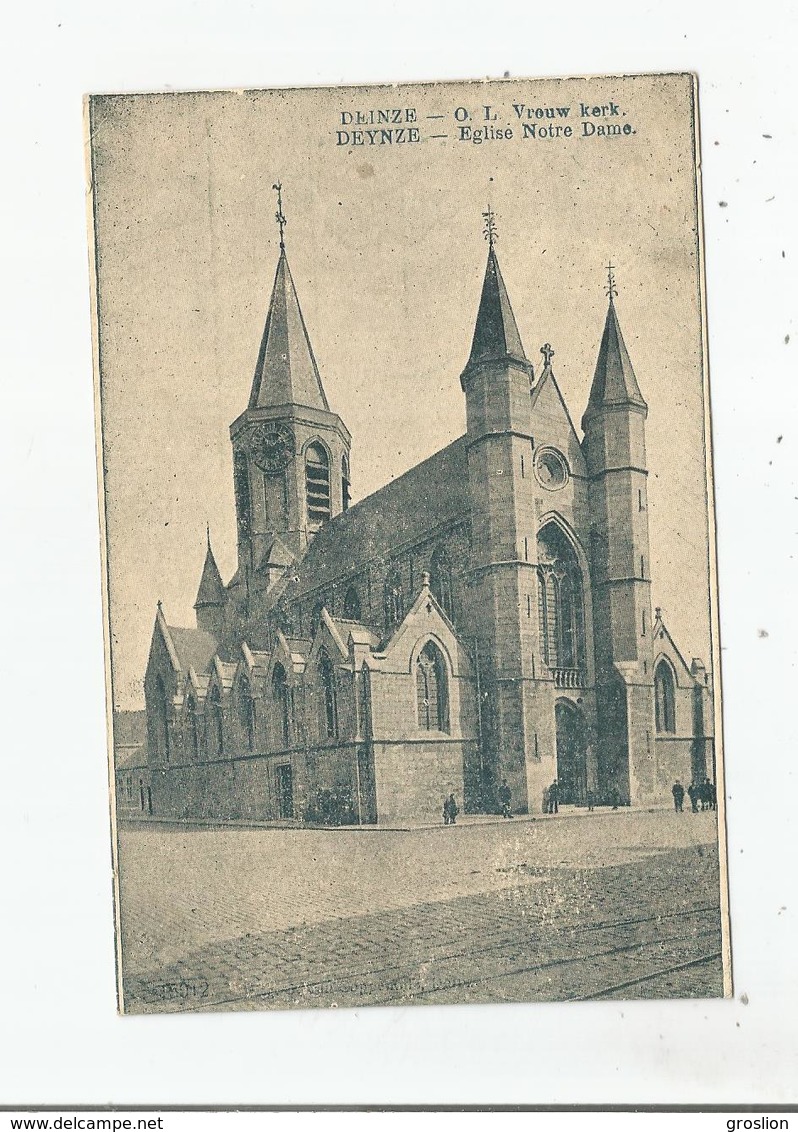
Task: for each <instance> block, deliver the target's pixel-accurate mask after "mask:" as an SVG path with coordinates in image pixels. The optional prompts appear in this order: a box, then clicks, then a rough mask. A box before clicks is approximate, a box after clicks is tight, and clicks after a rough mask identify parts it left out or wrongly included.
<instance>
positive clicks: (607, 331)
mask: <svg viewBox="0 0 798 1132" xmlns="http://www.w3.org/2000/svg"><path fill="white" fill-rule="evenodd" d="M607 272H608V276H607V278H608V283H607V288H606V292H607V298H608V305H607V317H606V319H605V322H604V333H603V334H602V336H601V345H600V346H599V353H598V361H597V362H596V372H595V375H594V377H593V384H592V386H591V387H590V397H589V398H588V403H587V410H586V414H585V415H587V413H590V412H591V411H592V412H595V411H596V410H598V409H601V408H602V407H604V406H609V405H636V406H638V407H639V408H641V409H646V408H647V405H646V402H645V401H644V400H643V394H642V393H641V392H640V386H639V385H638V384H637V378H636V377H635V371H634V369H633V368H632V362H631V359H630V357H629V351H628V350H627V349H626V343H625V342H624V340H623V335H622V334H621V327H620V324H619V322H618V314H617V311H616V310H615V296H616V295H617V294H618V291H617V289H616V286H615V268H614V267H613V266H612V264H609V266H608V268H607Z"/></svg>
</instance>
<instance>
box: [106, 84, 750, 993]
mask: <svg viewBox="0 0 798 1132" xmlns="http://www.w3.org/2000/svg"><path fill="white" fill-rule="evenodd" d="M696 107H697V94H696V84H695V80H694V77H693V76H691V75H686V74H669V75H638V76H624V77H601V78H590V79H585V78H573V79H559V80H551V79H548V80H507V81H501V82H481V83H438V84H432V83H431V84H424V85H418V86H398V87H390V86H384V87H361V88H330V89H323V90H310V89H305V90H262V91H249V90H246V91H226V92H197V93H181V94H176V93H168V94H149V95H145V94H141V95H118V96H114V95H107V96H93V97H91V98H89V99H88V100H87V106H86V121H87V137H88V149H89V155H88V162H89V169H90V188H91V193H90V211H91V252H92V256H93V265H94V273H95V276H94V300H95V313H96V318H95V331H96V334H95V345H96V369H97V391H98V401H97V403H98V420H99V436H100V443H99V459H100V468H101V480H102V500H101V510H102V519H103V530H104V540H105V564H106V576H105V585H106V609H107V616H108V646H109V648H108V653H109V689H110V691H109V721H110V725H111V735H112V752H111V760H112V761H111V777H112V809H113V813H114V830H115V845H114V849H115V861H116V882H117V887H116V898H117V918H118V955H119V989H120V1005H121V1008H122V1009H123V1010H124V1011H126V1012H131V1013H140V1012H154V1011H175V1010H218V1009H253V1008H285V1007H296V1006H301V1007H306V1006H330V1005H337V1006H360V1005H368V1004H396V1003H411V1002H412V1003H424V1002H437V1003H443V1002H460V1003H466V1002H503V1001H515V1002H527V1001H542V1000H556V1001H565V1000H574V999H589V998H629V997H636V998H640V997H643V998H645V997H649V998H666V997H702V996H719V995H722V994H724V993H729V992H730V987H731V981H730V980H731V968H730V962H729V946H728V932H727V928H726V924H727V910H726V896H725V893H726V884H725V867H724V866H725V861H724V856H723V854H724V837H723V768H722V751H721V736H720V688H719V670H718V647H717V608H716V585H715V567H714V518H713V504H712V493H711V455H710V431H709V404H708V392H707V390H708V385H707V360H706V346H705V328H704V303H703V274H702V258H701V212H700V190H699V183H698V176H697V169H698V156H697V154H698V131H697V109H696Z"/></svg>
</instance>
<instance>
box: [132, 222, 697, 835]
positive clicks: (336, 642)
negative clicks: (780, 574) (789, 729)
mask: <svg viewBox="0 0 798 1132" xmlns="http://www.w3.org/2000/svg"><path fill="white" fill-rule="evenodd" d="M487 215H488V218H487V225H486V228H487V230H486V236H487V238H488V249H487V263H486V266H485V274H484V279H483V281H482V289H481V294H480V293H479V284H478V280H477V279H475V280H474V301H475V305H477V299H478V306H477V312H476V321H475V326H474V333H473V339H472V342H471V348H470V353H469V354H468V358H467V361H466V364H465V366H464V368H463V371H462V375H461V378H460V381H461V385H462V391H463V396H464V397H465V403H466V416H467V428H466V432H465V434H464V435H463V436H461V437H459V438H458V439H457V440H455V441H454V442H453V443H452V444H449V445H448V446H447V447H446V448H444V449H442V450H441V451H439V452H435V453H433V454H431V455H430V456H429V458H428V459H427V460H425V461H424V462H423V463H421V464H419V465H418V466H416V467H414V468H411V469H410V471H408V472H406V473H405V474H404V475H402V476H400V477H399V478H397V479H395V480H393V481H392V482H391V483H389V484H387V485H386V486H385V487H383V488H382V489H380V490H379V491H376V492H374V494H372V495H370V496H368V497H367V498H365V499H363V500H361V501H360V502H358V503H356V504H352V503H351V501H350V474H349V459H350V446H351V444H352V437H351V436H350V433H349V431H348V429H347V427H346V425H345V424H344V421H343V420H342V418H341V417H340V416H339V415H338V413H337V412H335V411H334V409H333V408H331V407H330V405H329V403H328V401H327V397H326V395H325V391H324V385H323V383H322V378H321V375H320V373H319V368H318V366H317V364H316V359H315V357H314V354H313V349H312V346H311V342H310V336H309V333H308V328H307V327H306V325H305V321H304V318H303V316H302V311H301V308H300V304H299V299H298V296H297V292H296V289H295V287H294V282H293V279H292V277H291V271H290V268H289V265H288V258H287V255H286V249H285V242H284V239H283V223H284V220H283V218H282V210H281V209H280V210H278V221H279V222H280V252H279V259H278V262H277V270H276V274H275V279H274V286H273V290H272V295H271V302H270V306H269V311H268V316H267V319H266V326H265V329H264V332H263V338H262V341H261V344H260V350H259V352H258V355H257V363H256V365H255V373H254V378H253V381H252V386H251V392H250V395H249V401H248V403H247V404H246V407H245V408H244V409H243V412H242V413H241V414H240V416H239V417H238V418H237V419H236V420H235V421H233V423H232V425H231V426H230V442H231V444H232V450H233V476H234V489H235V506H236V522H237V537H238V568H237V570H236V571H235V574H234V575H233V577H232V578H230V579H229V581H227V582H225V580H224V579H223V578H222V576H221V574H220V572H219V569H218V567H217V564H216V561H215V559H214V555H213V551H212V549H211V543H210V537H208V544H207V552H206V556H205V563H204V566H203V568H202V571H201V577H200V583H199V589H198V591H197V597H196V602H195V610H196V627H194V628H187V627H178V626H173V625H171V624H169V621H168V618H167V614H166V611H165V610H164V609H163V608H162V607H161V605H160V603H159V606H158V609H157V612H156V615H155V625H154V631H153V636H152V644H151V648H150V655H149V661H148V664H147V670H146V676H145V680H144V689H145V699H146V730H147V738H146V759H145V760H142V761H141V765H140V766H139V767H138V768H137V769H136V768H134V769H133V770H131V769H130V767H129V766H128V767H126V768H124V772H123V773H124V778H125V788H124V789H122V788H121V785H120V789H119V790H118V797H119V799H120V801H119V806H120V812H121V814H122V815H124V813H125V812H126V811H128V812H129V811H136V810H138V809H139V808H141V809H143V810H145V811H146V812H148V813H153V814H155V815H157V816H173V817H175V818H176V819H181V818H212V819H232V818H239V819H253V820H254V819H258V820H283V821H299V822H303V821H304V822H309V823H321V824H349V823H352V824H356V823H375V822H377V823H380V824H424V823H427V822H430V823H432V822H438V821H440V820H441V819H440V814H441V809H442V805H443V800H444V798H445V797H447V796H448V795H450V794H452V793H453V794H454V795H455V798H456V800H457V802H458V805H459V806H460V809H461V810H462V811H465V812H466V813H491V812H493V813H495V812H497V810H498V808H499V807H498V802H497V795H498V791H499V789H500V787H501V785H502V783H503V782H504V781H506V783H507V785H508V786H509V788H510V791H511V797H512V802H511V806H512V810H513V811H514V812H516V813H521V814H524V813H535V812H538V813H539V812H540V810H541V808H542V805H543V798H544V793H545V791H546V790H547V788H548V787H549V786H550V784H551V783H552V782H553V781H554V780H555V779H556V780H558V782H559V797H560V803H561V804H564V805H574V806H583V805H586V804H587V803H588V802H589V801H594V802H595V804H596V805H601V804H621V805H629V804H631V805H650V804H661V803H663V802H668V801H669V800H670V787H671V785H672V783H673V782H674V780H675V779H676V778H679V779H681V781H682V783H683V784H685V785H687V784H688V783H689V782H690V781H691V780H695V781H698V780H702V781H703V779H704V777H705V776H707V777H710V778H713V779H714V765H713V737H712V736H713V722H712V721H713V712H712V681H711V675H710V673H709V672H707V670H706V668H705V666H704V664H703V663H702V662H701V661H700V660H698V659H693V660H692V662H691V663H689V664H688V663H687V662H686V661H685V659H684V658H683V657H682V655H681V653H680V652H679V649H678V648H677V646H676V644H675V642H674V641H673V639H672V637H671V635H670V633H669V632H668V630H667V628H666V626H665V624H664V623H663V620H662V617H661V615H660V611H659V610H654V611H652V605H651V573H650V552H649V529H648V528H649V524H648V492H647V482H648V466H647V459H646V442H645V428H646V416H647V412H648V409H647V405H646V401H645V398H644V395H643V392H642V391H641V388H640V386H639V384H638V381H637V378H636V376H635V372H634V369H633V366H632V362H631V359H630V357H629V353H628V351H627V348H626V345H625V344H624V339H623V336H622V334H621V327H620V322H619V317H618V311H617V309H616V291H615V287H614V284H613V279H612V275H610V284H609V287H608V307H607V314H606V319H605V323H604V329H603V333H601V344H600V346H599V350H598V357H597V361H596V368H595V375H594V377H593V383H592V387H591V390H590V395H589V399H588V403H587V406H586V408H585V411H584V414H583V416H582V421H581V434H580V433H578V432H577V430H576V428H575V426H574V424H573V421H572V419H571V416H570V413H569V410H568V407H567V405H566V402H565V400H564V398H563V395H562V392H561V390H560V387H559V385H558V382H557V379H556V377H555V374H554V368H553V355H554V351H553V350H552V348H551V347H550V346H549V345H548V344H546V345H544V346H543V347H542V349H541V350H540V355H542V364H538V365H537V366H534V365H533V363H532V361H531V360H530V358H529V357H528V355H527V352H526V350H525V348H524V345H523V343H522V341H521V337H520V334H519V331H518V327H517V325H516V320H515V316H514V314H513V307H512V305H511V303H510V296H509V294H508V292H507V289H506V287H505V284H504V280H503V279H502V274H501V271H500V268H499V260H498V255H497V249H496V244H495V233H494V228H493V221H492V217H491V216H490V214H487ZM516 298H517V297H516ZM522 299H523V301H528V296H522ZM599 331H600V327H597V328H596V336H597V338H598V336H599ZM463 347H464V349H463V354H464V356H465V354H466V350H467V348H468V343H467V342H464V343H463ZM533 356H534V355H533ZM336 408H341V409H342V410H343V409H345V406H336ZM365 439H366V438H361V440H360V442H361V443H363V442H364V441H365ZM199 565H200V564H199V563H198V567H199ZM198 572H199V571H198ZM119 773H122V772H121V771H120V772H119Z"/></svg>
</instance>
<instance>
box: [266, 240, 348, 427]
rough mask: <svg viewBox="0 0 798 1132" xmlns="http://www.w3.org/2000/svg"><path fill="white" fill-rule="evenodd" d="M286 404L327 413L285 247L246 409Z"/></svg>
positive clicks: (275, 280) (275, 278) (317, 370)
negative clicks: (321, 410)
mask: <svg viewBox="0 0 798 1132" xmlns="http://www.w3.org/2000/svg"><path fill="white" fill-rule="evenodd" d="M287 404H294V405H307V406H309V407H310V408H312V409H324V410H326V411H328V412H329V408H330V406H329V405H328V404H327V398H326V396H325V395H324V388H323V387H322V384H321V377H320V376H319V369H318V366H317V365H316V359H315V357H314V356H313V349H312V347H311V345H310V339H309V338H308V332H307V329H306V327H305V320H304V318H303V317H302V311H301V309H300V306H299V299H298V298H297V293H296V288H295V287H294V280H293V279H292V278H291V268H290V267H289V266H288V258H287V256H286V254H285V248H282V249H281V251H280V259H279V261H278V263H277V271H276V273H275V276H274V286H273V288H272V297H271V302H270V303H269V313H268V314H267V316H266V327H265V329H264V331H263V338H262V340H261V344H260V351H259V353H258V360H257V363H256V365H255V376H254V378H253V380H252V392H251V393H250V397H249V408H250V409H263V408H266V407H267V406H271V405H287Z"/></svg>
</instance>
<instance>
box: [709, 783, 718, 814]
mask: <svg viewBox="0 0 798 1132" xmlns="http://www.w3.org/2000/svg"><path fill="white" fill-rule="evenodd" d="M709 808H710V809H711V810H717V808H718V788H717V786H716V785H715V783H714V782H710V784H709Z"/></svg>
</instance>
